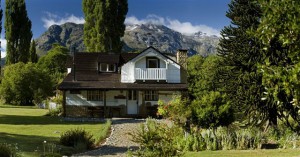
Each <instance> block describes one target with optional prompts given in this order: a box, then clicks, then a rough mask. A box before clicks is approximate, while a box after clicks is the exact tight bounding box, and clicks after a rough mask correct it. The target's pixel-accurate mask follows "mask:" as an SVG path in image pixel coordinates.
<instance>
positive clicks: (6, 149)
mask: <svg viewBox="0 0 300 157" xmlns="http://www.w3.org/2000/svg"><path fill="white" fill-rule="evenodd" d="M0 156H1V157H18V156H20V155H19V154H18V153H17V148H16V147H14V146H11V145H9V144H5V143H0Z"/></svg>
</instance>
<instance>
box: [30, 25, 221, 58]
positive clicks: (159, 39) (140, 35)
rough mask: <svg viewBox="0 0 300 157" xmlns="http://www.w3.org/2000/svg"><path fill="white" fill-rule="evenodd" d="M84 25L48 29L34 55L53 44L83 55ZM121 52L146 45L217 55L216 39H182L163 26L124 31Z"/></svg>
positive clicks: (196, 37)
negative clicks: (74, 50) (73, 49)
mask: <svg viewBox="0 0 300 157" xmlns="http://www.w3.org/2000/svg"><path fill="white" fill-rule="evenodd" d="M82 38H83V25H82V24H74V23H65V24H63V25H60V26H59V25H53V26H51V27H50V28H49V29H48V30H47V31H46V32H45V33H44V34H43V35H41V36H40V37H39V38H38V39H36V43H37V52H38V54H39V55H44V54H45V53H46V52H47V51H48V50H49V49H50V48H51V45H52V44H53V43H59V44H61V45H63V46H66V47H70V46H71V45H72V46H75V47H76V48H77V50H78V51H84V44H83V41H82ZM122 41H123V42H124V46H123V51H125V52H129V51H137V50H142V49H145V48H146V47H147V46H148V45H152V46H153V47H155V48H157V49H159V50H160V51H162V52H171V53H175V52H176V51H177V50H178V49H189V52H190V55H193V54H200V55H204V56H206V55H209V54H215V53H216V51H217V50H216V47H217V45H218V42H219V38H218V37H216V36H206V35H205V34H203V33H202V32H198V33H195V34H194V35H190V36H187V35H183V34H181V33H179V32H176V31H174V30H172V29H170V28H168V27H166V26H163V25H154V24H142V25H130V26H127V27H126V30H125V34H124V37H123V38H122Z"/></svg>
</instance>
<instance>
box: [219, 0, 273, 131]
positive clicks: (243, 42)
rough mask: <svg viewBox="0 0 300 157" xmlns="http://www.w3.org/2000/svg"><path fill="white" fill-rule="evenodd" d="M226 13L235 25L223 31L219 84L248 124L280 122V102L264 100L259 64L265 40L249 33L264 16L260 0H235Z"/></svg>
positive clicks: (239, 115)
mask: <svg viewBox="0 0 300 157" xmlns="http://www.w3.org/2000/svg"><path fill="white" fill-rule="evenodd" d="M226 16H227V17H228V18H230V19H231V25H229V26H227V27H225V28H224V29H223V30H222V31H221V39H220V44H219V45H220V48H219V55H220V57H221V58H222V59H221V61H220V65H221V67H222V69H221V70H220V71H219V73H218V76H217V77H218V79H219V86H222V92H224V93H226V95H227V99H228V100H229V101H231V104H232V106H233V107H234V109H235V113H236V116H237V117H238V118H239V119H240V120H241V121H242V120H245V121H244V122H245V123H246V124H253V125H259V124H264V123H265V122H266V121H270V122H271V123H272V124H275V125H276V124H277V118H276V110H277V109H276V106H274V105H273V104H272V103H269V102H265V101H262V100H261V98H262V94H263V91H264V87H263V85H262V75H261V74H260V73H258V72H257V71H258V69H259V68H258V66H257V65H258V64H260V63H261V62H262V61H263V60H264V56H263V54H262V53H261V48H262V46H261V42H260V40H259V39H258V38H257V37H255V35H253V34H251V33H248V32H249V31H252V30H256V29H257V28H258V25H259V23H260V18H261V16H262V12H261V7H260V4H258V2H257V0H233V1H231V3H230V4H229V10H228V11H227V13H226Z"/></svg>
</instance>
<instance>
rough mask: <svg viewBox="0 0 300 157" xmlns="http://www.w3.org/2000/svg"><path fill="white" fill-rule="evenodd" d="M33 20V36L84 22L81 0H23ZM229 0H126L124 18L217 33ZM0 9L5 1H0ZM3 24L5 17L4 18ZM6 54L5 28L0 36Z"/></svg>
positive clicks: (184, 30)
mask: <svg viewBox="0 0 300 157" xmlns="http://www.w3.org/2000/svg"><path fill="white" fill-rule="evenodd" d="M25 1H26V7H27V13H28V16H29V18H30V20H31V21H32V32H33V38H34V39H36V38H38V37H39V36H41V35H42V34H43V33H44V32H45V31H46V30H47V29H48V28H49V26H51V25H53V24H58V25H59V24H63V23H65V22H74V23H84V14H83V12H82V0H25ZM229 3H230V0H128V8H129V10H128V13H127V17H126V20H125V23H126V24H127V25H129V24H143V23H155V24H163V25H165V26H167V27H169V28H171V29H174V30H176V31H178V32H181V33H183V34H193V33H195V32H198V31H202V32H204V33H207V34H208V35H217V36H218V35H219V33H220V30H221V29H223V27H224V26H227V25H229V24H230V20H229V19H228V18H227V17H226V16H225V14H226V11H227V10H228V4H229ZM1 7H2V9H3V8H4V7H5V0H2V1H1ZM2 21H3V23H4V17H3V20H2ZM1 43H2V44H1V47H2V51H3V52H1V53H2V55H1V57H4V56H5V47H6V41H5V39H4V28H3V31H2V37H1Z"/></svg>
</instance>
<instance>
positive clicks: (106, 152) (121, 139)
mask: <svg viewBox="0 0 300 157" xmlns="http://www.w3.org/2000/svg"><path fill="white" fill-rule="evenodd" d="M143 122H145V120H139V119H126V118H113V119H112V132H111V135H110V136H109V137H108V138H107V139H106V142H105V143H104V144H103V145H102V146H101V147H100V148H99V149H96V150H92V151H89V152H85V153H82V154H78V155H74V157H95V156H103V157H112V156H117V157H126V152H127V150H128V149H132V150H134V149H137V148H138V144H137V143H134V142H132V141H131V136H130V135H128V133H133V132H135V131H136V130H137V129H139V127H140V124H141V123H143Z"/></svg>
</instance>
